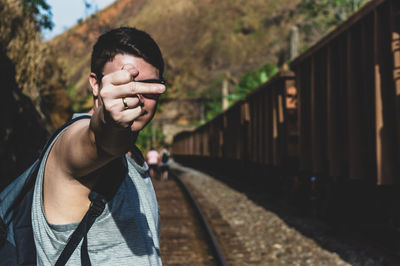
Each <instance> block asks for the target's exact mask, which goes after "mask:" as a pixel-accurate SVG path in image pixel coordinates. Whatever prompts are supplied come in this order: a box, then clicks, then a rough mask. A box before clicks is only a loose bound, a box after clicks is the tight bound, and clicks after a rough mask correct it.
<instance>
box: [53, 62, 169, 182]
mask: <svg viewBox="0 0 400 266" xmlns="http://www.w3.org/2000/svg"><path fill="white" fill-rule="evenodd" d="M135 74H136V75H137V70H136V69H129V70H119V71H116V72H113V73H110V74H108V75H106V76H104V78H103V80H102V88H101V90H100V93H99V96H98V97H99V104H98V107H97V108H95V110H94V113H93V116H92V118H91V119H90V121H89V120H86V119H84V120H81V121H78V122H76V123H74V124H73V125H72V126H70V128H68V129H67V131H66V132H65V133H64V134H63V135H62V136H61V137H60V138H59V140H57V142H56V144H55V146H54V149H53V150H52V151H51V153H50V156H49V163H51V161H53V160H54V161H55V162H56V163H57V166H58V167H59V170H61V171H62V172H63V173H62V174H63V175H66V176H69V177H75V178H76V177H81V176H85V175H87V174H88V173H90V172H92V171H94V170H96V169H97V168H100V167H101V166H103V165H105V164H106V163H108V162H110V161H111V160H113V159H115V158H117V157H119V156H121V155H123V154H125V153H126V152H127V151H128V149H129V144H130V143H131V142H132V141H135V137H136V136H137V132H132V131H131V130H130V125H131V123H132V121H134V120H135V119H137V118H138V117H139V116H140V115H141V114H142V108H141V106H140V105H139V99H138V98H137V96H136V95H137V94H160V93H162V92H164V90H165V87H164V86H163V85H161V84H146V83H140V82H134V81H132V76H134V75H135ZM122 97H125V98H126V99H127V101H128V100H129V103H130V106H129V107H128V108H124V106H123V104H122V99H121V98H122ZM51 159H53V160H51Z"/></svg>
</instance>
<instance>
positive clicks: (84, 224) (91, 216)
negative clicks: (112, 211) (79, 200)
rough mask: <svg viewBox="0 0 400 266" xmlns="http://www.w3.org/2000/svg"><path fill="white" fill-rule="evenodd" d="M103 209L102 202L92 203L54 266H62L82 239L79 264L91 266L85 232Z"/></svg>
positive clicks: (95, 201)
mask: <svg viewBox="0 0 400 266" xmlns="http://www.w3.org/2000/svg"><path fill="white" fill-rule="evenodd" d="M104 208H105V201H104V200H101V199H95V200H93V201H92V203H91V204H90V207H89V210H88V211H87V212H86V214H85V216H84V217H83V219H82V221H81V222H80V223H79V225H78V227H77V228H76V229H75V231H74V232H73V233H72V235H71V237H70V238H69V241H68V243H67V244H66V245H65V247H64V250H63V251H62V253H61V255H60V257H58V260H57V262H56V264H55V266H63V265H65V264H66V263H67V261H68V260H69V258H70V257H71V255H72V253H73V252H74V250H75V249H76V247H77V246H78V244H79V242H81V240H82V238H84V240H83V241H84V243H82V247H81V263H82V265H83V266H90V265H91V263H90V259H89V255H88V250H87V232H88V231H89V229H90V227H92V225H93V223H94V221H95V220H96V218H97V217H98V216H100V214H101V213H102V212H103V210H104Z"/></svg>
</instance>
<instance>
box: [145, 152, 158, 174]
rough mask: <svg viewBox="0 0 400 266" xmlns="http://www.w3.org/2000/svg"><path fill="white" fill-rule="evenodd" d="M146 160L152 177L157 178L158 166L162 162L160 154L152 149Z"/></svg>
mask: <svg viewBox="0 0 400 266" xmlns="http://www.w3.org/2000/svg"><path fill="white" fill-rule="evenodd" d="M146 158H147V164H148V165H149V172H150V176H151V177H152V178H156V176H157V174H158V164H159V162H160V155H159V154H158V151H157V150H156V149H155V148H153V147H151V148H150V150H149V151H148V152H147V155H146Z"/></svg>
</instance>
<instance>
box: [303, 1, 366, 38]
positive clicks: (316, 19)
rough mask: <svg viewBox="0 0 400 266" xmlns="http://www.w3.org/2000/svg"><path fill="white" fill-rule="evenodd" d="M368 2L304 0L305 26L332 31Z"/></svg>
mask: <svg viewBox="0 0 400 266" xmlns="http://www.w3.org/2000/svg"><path fill="white" fill-rule="evenodd" d="M367 1H368V0H303V1H302V2H301V4H300V11H301V12H302V13H303V14H305V15H306V18H305V21H304V25H303V26H305V27H306V28H313V29H315V30H322V31H324V29H332V28H333V27H335V26H337V25H339V24H340V23H342V22H343V21H345V20H346V19H347V18H348V17H349V16H350V15H351V14H353V13H354V12H355V11H357V9H359V8H360V7H361V6H362V5H363V4H364V3H366V2H367Z"/></svg>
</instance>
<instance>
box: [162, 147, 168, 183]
mask: <svg viewBox="0 0 400 266" xmlns="http://www.w3.org/2000/svg"><path fill="white" fill-rule="evenodd" d="M168 161H169V153H168V151H167V150H166V149H162V151H161V166H160V171H161V180H164V181H166V180H168V171H169V165H168Z"/></svg>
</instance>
